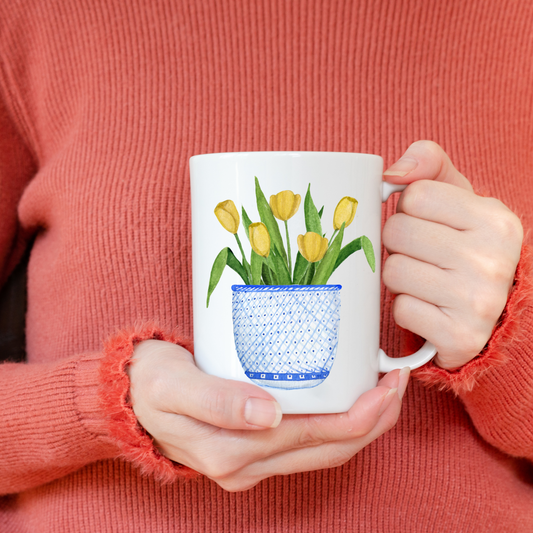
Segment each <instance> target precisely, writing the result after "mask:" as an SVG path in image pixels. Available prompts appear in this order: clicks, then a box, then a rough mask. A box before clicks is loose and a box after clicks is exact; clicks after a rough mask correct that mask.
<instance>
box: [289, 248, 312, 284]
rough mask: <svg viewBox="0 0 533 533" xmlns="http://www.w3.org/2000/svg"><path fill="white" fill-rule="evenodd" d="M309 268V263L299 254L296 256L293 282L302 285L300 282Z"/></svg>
mask: <svg viewBox="0 0 533 533" xmlns="http://www.w3.org/2000/svg"><path fill="white" fill-rule="evenodd" d="M308 266H309V261H308V260H307V259H305V257H304V256H303V255H302V254H301V253H300V252H298V254H297V255H296V262H295V263H294V276H293V280H294V283H295V284H296V285H301V283H300V280H301V279H302V277H303V275H304V274H305V271H306V270H307V267H308Z"/></svg>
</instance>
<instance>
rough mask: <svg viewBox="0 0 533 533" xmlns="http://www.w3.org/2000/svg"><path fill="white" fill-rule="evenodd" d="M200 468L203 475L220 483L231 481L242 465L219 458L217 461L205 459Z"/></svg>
mask: <svg viewBox="0 0 533 533" xmlns="http://www.w3.org/2000/svg"><path fill="white" fill-rule="evenodd" d="M198 468H199V470H200V471H201V472H202V474H204V475H206V476H207V477H208V478H209V479H212V480H213V481H216V482H217V483H219V482H220V481H224V480H228V479H230V478H231V477H232V476H233V475H234V474H235V472H237V471H238V470H239V469H240V465H236V464H234V463H233V461H229V460H223V459H222V458H221V457H220V456H217V458H216V459H211V458H204V459H203V461H202V462H201V464H200V466H199V467H198Z"/></svg>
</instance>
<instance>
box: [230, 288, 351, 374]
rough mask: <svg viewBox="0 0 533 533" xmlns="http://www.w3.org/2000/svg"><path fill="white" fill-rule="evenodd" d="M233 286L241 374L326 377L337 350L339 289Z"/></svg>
mask: <svg viewBox="0 0 533 533" xmlns="http://www.w3.org/2000/svg"><path fill="white" fill-rule="evenodd" d="M255 288H256V289H257V290H254V286H250V285H248V286H246V285H244V286H239V285H237V286H233V287H232V289H233V305H232V311H233V331H234V337H235V346H236V349H237V353H238V355H239V359H240V360H241V364H242V366H243V368H244V370H245V371H250V372H263V373H265V372H266V373H275V374H280V373H290V374H292V373H313V372H315V373H317V372H318V373H320V372H329V370H330V369H331V367H332V365H333V362H334V360H335V355H336V351H337V344H338V334H339V323H340V289H341V286H340V285H325V286H312V285H311V286H299V285H295V286H265V285H261V286H256V287H255Z"/></svg>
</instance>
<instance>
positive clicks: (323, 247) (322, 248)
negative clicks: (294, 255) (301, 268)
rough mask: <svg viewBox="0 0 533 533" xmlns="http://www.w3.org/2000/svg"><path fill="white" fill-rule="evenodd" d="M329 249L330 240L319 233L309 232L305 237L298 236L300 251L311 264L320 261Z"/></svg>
mask: <svg viewBox="0 0 533 533" xmlns="http://www.w3.org/2000/svg"><path fill="white" fill-rule="evenodd" d="M327 249H328V240H327V239H326V238H325V237H322V236H321V235H319V234H318V233H314V232H313V231H308V232H307V233H306V234H305V235H298V250H300V253H301V254H302V255H303V256H304V258H305V259H307V261H309V262H310V263H316V262H317V261H320V260H321V259H322V258H323V257H324V255H326V251H327Z"/></svg>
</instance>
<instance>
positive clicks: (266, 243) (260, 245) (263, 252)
mask: <svg viewBox="0 0 533 533" xmlns="http://www.w3.org/2000/svg"><path fill="white" fill-rule="evenodd" d="M248 234H249V236H250V244H251V245H252V250H253V251H254V252H255V253H256V254H257V255H260V256H261V257H268V255H269V254H270V235H269V234H268V230H267V227H266V226H265V225H264V224H263V223H262V222H255V223H254V224H250V227H249V228H248Z"/></svg>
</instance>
